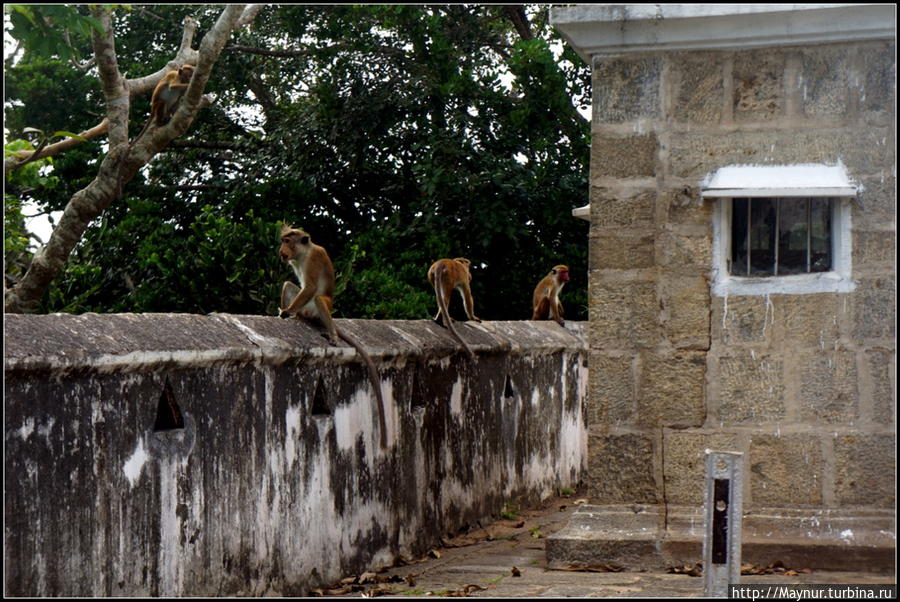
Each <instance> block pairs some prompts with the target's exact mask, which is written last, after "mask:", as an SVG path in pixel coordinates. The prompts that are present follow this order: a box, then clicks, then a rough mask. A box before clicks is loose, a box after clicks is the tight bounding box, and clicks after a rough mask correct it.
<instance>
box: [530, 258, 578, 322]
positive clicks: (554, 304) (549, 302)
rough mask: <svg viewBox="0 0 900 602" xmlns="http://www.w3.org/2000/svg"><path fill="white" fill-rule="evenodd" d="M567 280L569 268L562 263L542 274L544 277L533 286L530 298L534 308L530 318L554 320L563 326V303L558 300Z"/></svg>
mask: <svg viewBox="0 0 900 602" xmlns="http://www.w3.org/2000/svg"><path fill="white" fill-rule="evenodd" d="M568 281H569V268H567V267H566V266H564V265H558V266H556V267H554V268H553V269H552V270H550V273H549V274H547V275H546V276H544V279H543V280H541V281H540V282H539V283H538V285H537V287H535V289H534V295H533V296H532V298H531V306H532V308H533V310H534V312H533V313H532V314H531V319H532V320H554V321H556V323H557V324H559V325H560V326H565V321H564V320H563V315H564V314H563V304H562V301H560V300H559V293H560V292H561V291H562V287H563V286H564V285H565V284H566V282H568Z"/></svg>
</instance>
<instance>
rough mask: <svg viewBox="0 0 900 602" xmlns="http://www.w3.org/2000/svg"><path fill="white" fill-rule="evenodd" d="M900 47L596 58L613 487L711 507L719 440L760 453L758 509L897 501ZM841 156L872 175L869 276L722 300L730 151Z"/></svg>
mask: <svg viewBox="0 0 900 602" xmlns="http://www.w3.org/2000/svg"><path fill="white" fill-rule="evenodd" d="M573 10H574V9H573ZM574 20H575V19H573V21H574ZM572 27H573V28H574V25H573V26H572ZM623 27H624V25H623ZM895 53H896V48H895V45H894V44H893V43H890V42H877V41H867V42H859V43H852V44H851V43H846V44H822V45H804V46H796V47H778V48H759V49H743V50H695V51H690V50H684V51H667V52H663V51H659V52H642V53H631V54H626V55H623V54H617V55H595V56H594V58H593V87H594V90H593V98H594V106H593V142H592V160H591V179H590V181H591V188H590V201H591V233H590V236H591V240H590V246H591V255H590V282H591V284H590V364H591V374H590V387H589V391H590V393H589V399H590V408H589V443H588V449H589V486H590V495H591V499H592V501H593V502H597V503H599V504H617V503H634V502H637V503H644V504H659V503H663V502H665V503H667V504H671V505H686V506H693V507H696V506H697V505H699V504H701V501H702V500H701V493H702V491H703V486H702V482H703V466H704V464H703V451H704V449H706V448H717V449H723V450H737V451H741V452H743V453H744V454H745V457H746V459H747V460H746V461H747V470H746V475H747V476H748V477H749V478H748V479H747V482H746V483H745V490H744V492H743V499H744V508H745V509H746V510H748V511H750V512H751V513H753V512H756V511H762V510H761V509H763V508H772V507H778V508H791V509H804V508H805V509H810V513H811V514H815V512H813V510H815V509H838V510H840V509H844V510H846V511H847V512H848V513H849V514H853V513H854V512H857V511H859V512H860V513H865V512H868V511H869V510H873V509H881V510H890V511H893V508H894V506H895V503H896V498H895V494H894V484H895V474H896V473H895V465H896V456H895V446H896V441H895V432H896V426H895V417H896V377H895V375H896V327H895V324H896V314H895V306H896V276H895V269H896V263H895V251H894V249H895V245H896V196H895V191H896V169H895V165H896V156H895V148H896V140H895V128H896V122H895V114H894V109H895V106H896V96H895V80H896V66H895V65H896V64H895ZM838 161H840V162H842V163H843V165H844V166H845V168H846V170H847V172H848V173H849V174H851V176H852V177H853V178H854V179H855V181H856V182H857V183H858V184H860V185H861V188H862V191H861V193H860V201H861V203H853V204H852V250H853V251H852V278H853V279H854V280H855V283H856V288H855V290H854V291H853V292H850V293H845V294H840V293H833V294H814V295H777V294H772V295H768V296H740V297H736V296H731V297H718V296H714V295H713V293H712V292H711V287H710V282H709V278H710V273H711V265H712V243H713V231H712V225H713V217H714V208H715V203H717V202H720V201H716V200H712V199H706V200H703V199H701V197H700V183H701V181H702V180H703V179H704V178H705V177H706V176H707V175H709V174H711V173H712V172H714V171H715V170H716V169H718V168H719V167H722V166H725V165H730V164H760V165H766V164H770V165H773V164H792V163H813V162H815V163H826V164H835V163H837V162H838ZM850 537H853V535H852V533H851V535H850Z"/></svg>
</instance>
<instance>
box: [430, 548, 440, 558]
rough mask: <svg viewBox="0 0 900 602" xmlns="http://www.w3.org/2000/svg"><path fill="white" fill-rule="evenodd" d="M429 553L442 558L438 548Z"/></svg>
mask: <svg viewBox="0 0 900 602" xmlns="http://www.w3.org/2000/svg"><path fill="white" fill-rule="evenodd" d="M428 555H429V556H431V557H432V558H440V557H441V553H440V552H438V551H437V550H430V551H429V552H428Z"/></svg>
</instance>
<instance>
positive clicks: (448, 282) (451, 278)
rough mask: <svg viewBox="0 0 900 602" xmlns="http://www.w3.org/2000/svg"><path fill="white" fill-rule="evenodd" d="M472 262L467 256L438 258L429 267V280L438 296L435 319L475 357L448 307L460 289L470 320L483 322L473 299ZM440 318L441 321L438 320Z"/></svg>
mask: <svg viewBox="0 0 900 602" xmlns="http://www.w3.org/2000/svg"><path fill="white" fill-rule="evenodd" d="M470 265H472V262H471V261H469V260H468V259H466V258H465V257H457V258H456V259H438V260H437V261H435V262H434V263H433V264H431V267H430V268H428V282H430V283H431V285H432V286H433V287H434V296H435V297H436V298H437V305H438V311H437V313H436V314H435V315H434V321H435V322H438V324H441V323H443V326H445V327H446V328H449V329H450V332H451V333H453V336H454V337H456V340H458V341H459V342H460V343H461V344H462V346H463V347H464V348H465V350H466V353H468V354H469V357H470V358H473V359H474V358H475V353H474V352H473V351H472V348H471V347H469V345H468V344H467V343H466V342H465V341H464V340H463V339H462V337H461V336H459V333H458V332H457V331H456V327H455V326H453V318H451V317H450V311H449V310H448V309H447V308H448V306H449V304H450V297H451V296H452V295H453V291H454V290H458V291H459V294H460V295H462V299H463V307H464V308H465V310H466V316H467V317H468V318H469V319H470V320H474V321H476V322H481V319H480V318H478V317H477V316H476V315H475V304H474V302H473V301H472V291H471V289H470V288H469V284H470V283H471V282H472V274H471V272H469V266H470ZM438 318H440V321H438Z"/></svg>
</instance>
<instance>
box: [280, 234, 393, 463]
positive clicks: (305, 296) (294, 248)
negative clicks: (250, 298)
mask: <svg viewBox="0 0 900 602" xmlns="http://www.w3.org/2000/svg"><path fill="white" fill-rule="evenodd" d="M278 253H279V255H280V256H281V260H282V261H285V262H287V263H289V264H290V265H291V268H293V270H294V273H295V274H296V275H297V280H299V281H300V287H299V288H298V287H297V285H295V284H294V283H293V282H285V283H284V285H283V286H282V287H281V303H280V304H279V308H280V311H279V313H278V315H279V317H281V318H290V317H291V316H292V315H294V316H296V317H298V318H306V319H316V320H318V321H319V322H321V323H322V325H324V326H325V331H326V333H327V336H328V338H329V339H330V340H331V341H333V342H337V340H338V338H341V339H343V340H344V341H346V342H347V343H349V344H350V345H351V346H352V347H353V348H354V349H356V352H357V353H359V355H360V357H362V358H363V361H365V363H366V367H367V368H368V369H369V378H370V379H371V381H372V386H373V387H374V388H375V397H376V398H377V399H378V421H379V426H380V428H381V448H382V449H386V448H387V424H386V419H385V412H386V408H385V405H384V399H383V397H382V395H381V380H380V379H379V377H378V370H377V369H376V368H375V363H374V362H373V361H372V358H371V357H369V354H368V353H367V352H366V350H365V349H363V347H362V346H361V345H360V344H359V343H358V342H357V341H356V340H355V339H354V338H353V337H351V336H350V335H348V334H347V333H346V332H344V331H342V330H341V329H339V328H338V327H337V325H336V324H335V323H334V319H333V318H332V317H331V306H332V302H333V298H334V265H333V264H332V263H331V258H330V257H328V253H327V252H326V251H325V249H324V248H323V247H320V246H319V245H317V244H313V242H312V240H311V239H310V236H309V234H307V233H306V232H304V231H303V230H300V229H298V228H292V227H291V226H287V225H285V226H283V227H282V229H281V247H280V248H279V251H278Z"/></svg>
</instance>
